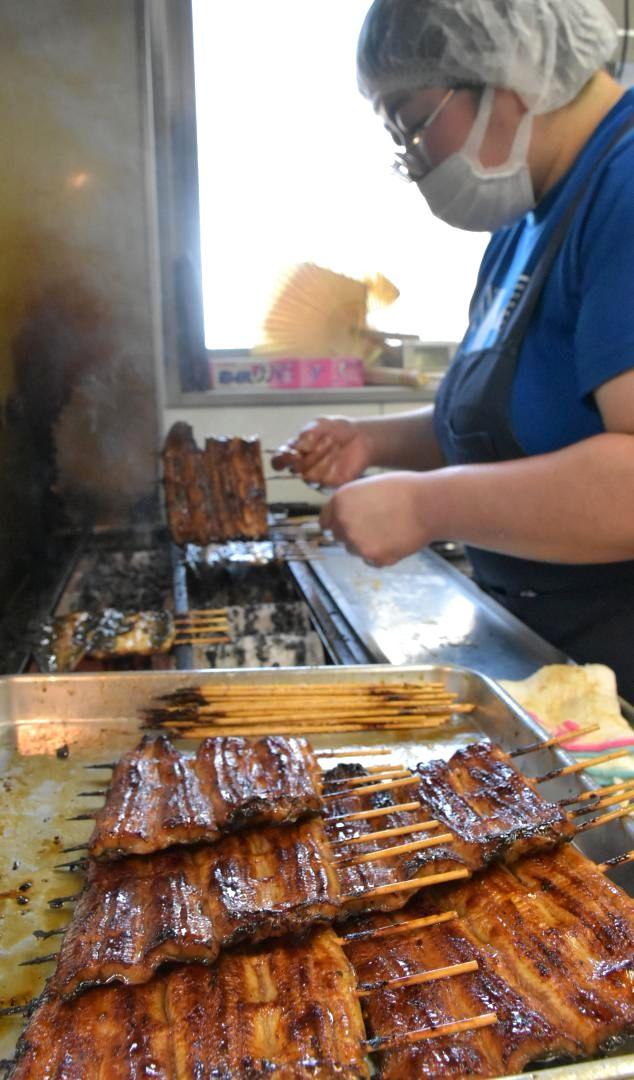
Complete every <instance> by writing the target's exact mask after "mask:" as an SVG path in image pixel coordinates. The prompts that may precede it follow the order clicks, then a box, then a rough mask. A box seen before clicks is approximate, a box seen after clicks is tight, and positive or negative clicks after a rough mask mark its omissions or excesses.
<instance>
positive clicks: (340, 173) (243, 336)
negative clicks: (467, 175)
mask: <svg viewBox="0 0 634 1080" xmlns="http://www.w3.org/2000/svg"><path fill="white" fill-rule="evenodd" d="M368 6H369V0H345V3H342V0H319V2H318V3H316V2H314V0H313V2H310V0H266V3H263V2H262V0H241V2H240V3H238V4H231V3H225V4H219V3H216V2H215V0H193V13H194V49H195V68H196V109H197V123H198V157H199V176H200V215H201V241H202V268H203V302H204V311H205V338H206V344H207V348H209V349H217V350H226V349H248V348H250V347H252V346H253V345H255V344H256V343H257V342H258V339H259V327H260V325H261V323H262V319H263V317H264V314H265V312H266V309H267V306H268V303H269V301H270V298H271V295H272V291H273V288H274V285H275V282H276V281H277V280H278V278H279V277H280V275H281V274H283V272H284V271H285V270H287V269H288V268H289V266H291V265H292V264H294V263H298V262H306V261H309V262H316V263H318V264H319V265H321V266H326V267H329V268H330V269H332V270H336V271H338V272H340V273H344V274H350V275H352V276H355V277H356V276H360V277H363V276H365V275H367V274H373V273H376V272H377V271H378V272H380V273H382V274H385V276H386V277H388V278H389V279H390V280H391V281H393V282H394V284H395V285H397V286H398V288H399V289H400V291H401V296H400V298H399V300H398V301H397V302H396V304H394V305H393V306H392V307H391V308H388V309H387V310H386V311H384V312H382V313H381V315H380V317H379V316H375V317H374V318H373V325H375V326H376V327H378V328H379V329H381V330H385V331H390V330H391V331H392V332H394V333H397V334H401V333H409V334H418V335H419V336H420V337H421V338H423V339H424V340H426V341H460V339H461V338H462V336H463V333H464V331H465V327H466V322H467V309H468V304H469V300H470V298H471V294H472V292H473V288H474V285H475V277H476V273H477V267H478V264H479V261H480V258H481V256H482V252H483V250H484V246H485V243H486V237H484V236H483V235H482V234H470V233H465V232H461V231H459V230H456V229H451V228H449V226H447V225H444V224H443V223H442V222H439V221H437V220H436V219H435V218H434V217H433V216H432V215H431V213H430V212H429V210H428V209H427V206H426V204H425V202H424V200H423V198H422V196H421V195H420V194H419V192H418V191H417V190H416V188H415V187H414V186H413V185H410V186H408V185H406V184H404V183H403V182H402V181H400V180H399V179H398V177H396V176H394V175H393V174H392V172H391V170H390V163H391V160H392V150H393V143H392V140H391V139H390V137H389V135H388V134H387V133H386V132H385V131H384V130H383V128H382V125H381V122H380V120H378V118H377V117H376V116H375V115H374V113H373V111H372V107H371V105H370V104H369V103H368V102H367V101H366V100H365V99H364V98H362V97H361V95H360V94H359V92H358V90H357V86H356V73H355V50H356V41H357V36H358V33H359V29H360V27H361V24H362V22H363V18H364V16H365V13H366V11H367V9H368Z"/></svg>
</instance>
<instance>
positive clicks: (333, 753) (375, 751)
mask: <svg viewBox="0 0 634 1080" xmlns="http://www.w3.org/2000/svg"><path fill="white" fill-rule="evenodd" d="M314 752H315V757H319V758H342V757H357V755H359V754H360V755H361V756H362V757H379V756H381V757H383V756H384V755H387V754H391V753H393V748H392V747H391V746H377V747H374V746H373V747H369V746H360V747H358V748H357V749H354V750H315V751H314Z"/></svg>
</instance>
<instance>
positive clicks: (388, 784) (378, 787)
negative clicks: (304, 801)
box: [322, 776, 418, 800]
mask: <svg viewBox="0 0 634 1080" xmlns="http://www.w3.org/2000/svg"><path fill="white" fill-rule="evenodd" d="M417 783H418V777H416V776H411V777H409V776H408V777H405V779H403V780H386V781H385V783H380V784H368V786H367V787H365V788H364V789H363V792H362V794H363V795H370V794H374V792H376V791H391V790H392V789H394V788H401V787H408V786H409V785H410V784H417ZM358 794H359V792H358V791H356V790H355V788H353V789H352V791H348V789H347V788H346V790H345V791H335V792H333V793H332V794H329V795H323V796H322V798H323V799H324V800H325V799H345V798H346V797H347V796H348V795H358Z"/></svg>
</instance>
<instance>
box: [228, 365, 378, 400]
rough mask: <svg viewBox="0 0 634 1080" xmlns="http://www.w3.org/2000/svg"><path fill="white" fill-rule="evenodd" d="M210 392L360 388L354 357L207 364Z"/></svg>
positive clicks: (360, 371) (359, 372) (360, 369)
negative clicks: (209, 373) (211, 389)
mask: <svg viewBox="0 0 634 1080" xmlns="http://www.w3.org/2000/svg"><path fill="white" fill-rule="evenodd" d="M210 368H211V385H212V386H213V388H214V390H234V391H235V390H250V391H252V392H253V391H258V390H329V389H333V388H340V389H341V388H342V387H356V386H363V360H361V359H360V358H359V357H357V356H325V357H315V358H312V357H304V356H301V357H299V356H289V357H261V358H257V357H249V359H248V360H231V359H226V360H216V359H212V360H211V361H210Z"/></svg>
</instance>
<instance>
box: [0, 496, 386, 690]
mask: <svg viewBox="0 0 634 1080" xmlns="http://www.w3.org/2000/svg"><path fill="white" fill-rule="evenodd" d="M299 509H300V510H304V509H305V508H304V507H303V506H301V507H300V508H299ZM293 515H295V516H297V511H296V509H295V508H294V507H293V506H279V505H278V507H277V508H276V510H275V512H274V514H272V515H271V521H272V524H271V539H270V540H266V541H233V542H231V543H226V544H211V545H209V546H207V547H205V548H200V547H197V546H195V545H192V544H189V545H186V546H185V547H183V548H181V547H177V546H176V545H174V544H173V543H172V542H171V541H170V539H169V536H168V534H167V531H166V530H164V529H154V530H151V529H139V530H129V531H127V532H122V531H108V530H101V531H95V532H92V533H90V534H88V535H85V536H83V537H78V536H71V537H65V538H64V542H63V543H60V544H59V550H55V551H53V550H52V551H51V554H50V556H49V557H48V558H47V559H46V561H45V564H44V563H43V565H42V567H41V574H40V575H39V576H37V575H35V576H33V575H32V577H31V579H30V580H29V582H28V585H27V584H25V585H23V587H22V589H21V590H20V593H19V594H18V595H17V596H16V597H14V599H13V601H12V602H11V603H10V604H9V605H8V610H9V611H10V612H11V615H10V616H7V617H6V618H5V619H4V621H3V624H2V629H1V630H0V644H1V645H2V646H3V647H2V655H3V657H4V664H3V667H4V671H5V672H6V673H7V674H10V673H22V672H27V671H37V670H38V669H39V668H38V664H37V662H36V659H35V655H34V654H35V653H36V652H37V650H38V645H39V643H40V642H41V640H42V625H43V624H45V623H46V621H47V620H50V619H51V618H53V617H57V616H65V615H68V614H70V613H71V612H77V611H86V612H89V613H91V614H95V613H98V612H101V611H104V610H105V609H110V608H112V609H116V610H117V611H121V612H124V613H134V612H139V611H150V610H152V611H159V610H168V611H171V612H173V613H175V614H178V615H182V614H186V613H188V612H190V611H192V610H195V611H197V612H204V611H206V610H207V609H213V610H217V609H226V614H227V621H228V625H229V638H230V640H229V641H228V642H226V643H221V644H218V645H213V646H204V645H197V644H196V645H190V644H187V645H177V646H176V647H175V648H174V649H173V650H172V652H171V653H170V654H168V655H155V656H149V657H143V656H126V657H117V656H113V657H111V658H108V659H105V660H104V659H102V660H94V659H92V658H90V657H87V658H85V659H83V660H82V661H81V663H80V664H79V667H78V670H81V671H87V670H92V671H94V670H111V671H121V670H160V669H165V668H168V669H180V670H191V669H197V668H216V667H218V668H228V667H288V666H290V667H295V666H305V665H309V666H310V665H316V664H350V663H368V662H372V660H373V659H374V657H373V656H372V655H371V652H370V651H369V650H368V649H367V648H366V647H364V646H363V644H362V643H361V641H360V640H359V638H358V637H357V635H356V634H355V632H354V630H353V629H352V627H351V626H350V624H349V622H348V620H347V619H346V618H345V617H344V616H343V615H342V614H341V612H340V611H339V610H338V606H337V604H336V603H335V601H334V600H333V598H332V596H331V595H330V594H329V592H328V590H327V589H326V588H325V587H324V586H323V584H321V582H320V580H319V578H318V576H317V575H316V573H315V566H316V565H317V564H319V563H321V562H323V561H324V560H325V559H327V558H328V549H326V548H324V549H323V550H322V549H321V548H318V547H317V545H316V543H315V540H314V537H315V535H316V532H318V529H317V527H316V525H315V520H314V518H313V519H312V522H311V519H310V518H308V519H307V518H306V515H303V516H302V517H300V518H299V523H298V524H297V525H294V524H292V516H293ZM289 521H290V522H291V523H290V524H289Z"/></svg>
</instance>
